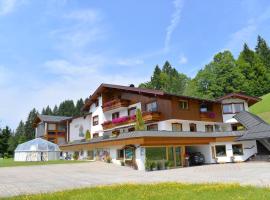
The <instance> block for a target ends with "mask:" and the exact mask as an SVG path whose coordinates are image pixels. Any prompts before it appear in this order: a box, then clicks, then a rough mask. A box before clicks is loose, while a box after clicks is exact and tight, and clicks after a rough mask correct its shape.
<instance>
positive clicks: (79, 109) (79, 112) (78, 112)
mask: <svg viewBox="0 0 270 200" xmlns="http://www.w3.org/2000/svg"><path fill="white" fill-rule="evenodd" d="M83 106H84V102H83V99H82V98H81V99H79V100H78V101H77V103H76V107H75V110H76V113H75V115H77V116H79V115H82V114H83V111H82V108H83Z"/></svg>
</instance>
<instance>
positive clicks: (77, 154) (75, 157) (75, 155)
mask: <svg viewBox="0 0 270 200" xmlns="http://www.w3.org/2000/svg"><path fill="white" fill-rule="evenodd" d="M72 157H73V159H74V160H78V159H79V152H77V151H76V152H74V154H73V156H72Z"/></svg>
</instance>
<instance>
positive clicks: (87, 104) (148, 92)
mask: <svg viewBox="0 0 270 200" xmlns="http://www.w3.org/2000/svg"><path fill="white" fill-rule="evenodd" d="M106 89H117V90H121V91H126V92H131V93H138V94H145V95H151V96H163V97H166V96H167V97H172V96H173V97H180V98H185V99H194V100H199V101H205V102H213V103H217V101H215V100H209V99H202V98H197V97H189V96H184V95H176V94H170V93H168V92H164V91H161V90H155V89H146V88H138V87H130V86H122V85H113V84H106V83H102V84H101V85H100V86H99V87H98V88H97V89H96V90H95V92H94V93H93V94H92V95H91V96H90V97H89V98H88V100H87V101H86V102H85V105H84V107H83V110H87V109H89V108H90V106H91V104H92V103H93V102H95V101H96V99H97V98H98V97H99V96H100V94H101V93H102V92H104V90H106Z"/></svg>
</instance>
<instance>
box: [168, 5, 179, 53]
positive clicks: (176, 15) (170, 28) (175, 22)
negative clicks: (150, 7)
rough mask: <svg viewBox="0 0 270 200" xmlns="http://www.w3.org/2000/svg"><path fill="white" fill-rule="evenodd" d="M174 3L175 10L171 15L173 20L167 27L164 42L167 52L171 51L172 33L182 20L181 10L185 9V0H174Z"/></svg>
mask: <svg viewBox="0 0 270 200" xmlns="http://www.w3.org/2000/svg"><path fill="white" fill-rule="evenodd" d="M173 4H174V12H173V14H172V16H171V21H170V24H169V26H168V27H167V30H166V36H165V44H164V51H165V52H167V51H169V48H170V42H171V37H172V33H173V32H174V30H175V29H176V27H177V25H178V23H179V21H180V16H181V12H182V9H183V0H174V1H173Z"/></svg>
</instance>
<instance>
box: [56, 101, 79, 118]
mask: <svg viewBox="0 0 270 200" xmlns="http://www.w3.org/2000/svg"><path fill="white" fill-rule="evenodd" d="M75 113H76V109H75V106H74V102H73V100H66V101H63V102H62V103H60V105H59V108H58V115H61V116H75Z"/></svg>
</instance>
